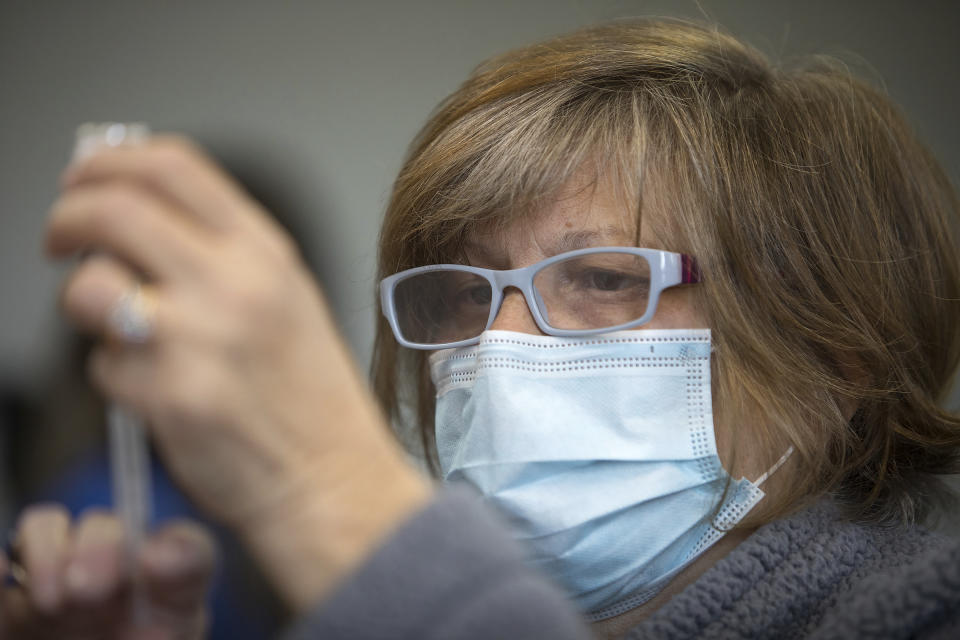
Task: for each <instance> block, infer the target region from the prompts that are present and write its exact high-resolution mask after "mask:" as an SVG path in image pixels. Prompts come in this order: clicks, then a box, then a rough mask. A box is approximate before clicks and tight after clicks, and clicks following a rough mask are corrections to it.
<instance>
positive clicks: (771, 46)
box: [0, 0, 960, 385]
mask: <svg viewBox="0 0 960 640" xmlns="http://www.w3.org/2000/svg"><path fill="white" fill-rule="evenodd" d="M636 15H670V16H686V17H693V18H703V17H707V18H709V19H715V20H716V21H718V22H719V23H720V24H722V25H723V26H725V27H726V28H727V29H729V30H731V31H732V32H733V33H735V34H736V35H739V36H742V37H744V38H745V39H747V40H748V41H750V42H752V43H753V44H755V45H757V46H759V47H761V48H762V49H764V50H765V51H767V52H769V53H770V54H772V55H773V56H775V57H777V58H788V57H790V56H794V55H797V54H802V53H809V52H828V53H840V54H842V55H843V56H844V57H846V58H847V59H850V60H853V61H854V62H855V63H856V62H857V61H858V60H860V59H862V60H865V61H866V63H867V64H868V65H869V67H868V72H869V70H870V69H872V70H873V71H872V73H873V74H874V75H875V76H876V77H877V78H878V79H879V81H881V82H883V83H884V84H885V85H886V87H887V89H888V90H889V92H890V94H891V95H892V96H893V98H894V99H895V100H896V101H898V102H899V103H900V104H901V105H903V107H904V108H905V110H906V111H907V113H908V114H909V116H910V119H911V121H912V122H913V124H914V125H915V126H916V127H917V128H918V129H919V131H920V133H921V135H922V136H923V137H924V138H925V139H926V140H927V141H928V142H929V144H930V145H931V146H932V147H933V149H934V151H935V152H936V154H937V155H938V156H939V158H940V159H941V160H942V162H943V163H944V164H945V165H946V167H947V169H948V171H949V172H950V174H951V175H952V176H954V177H955V178H956V177H957V176H960V125H958V117H957V114H958V113H960V90H958V83H957V72H956V64H957V61H958V59H960V39H958V38H957V37H956V27H957V26H958V25H960V3H955V2H945V1H944V2H936V1H929V0H928V1H927V2H909V3H908V2H891V1H887V0H879V1H878V0H871V1H862V2H842V1H826V0H814V1H811V2H792V1H787V0H752V1H744V2H730V1H728V2H723V1H718V0H701V1H700V2H694V1H692V0H675V1H673V2H665V1H624V0H596V1H593V2H588V1H586V0H579V1H578V0H535V1H527V2H524V1H513V2H511V1H507V0H485V1H467V2H442V1H438V0H419V1H412V2H390V1H385V0H381V1H379V2H362V1H358V2H352V3H347V2H343V3H339V2H331V1H319V0H318V1H313V2H308V1H300V2H269V3H268V2H257V1H254V0H229V1H228V0H218V1H202V0H198V1H194V2H133V1H129V0H128V1H110V0H90V1H86V2H70V1H61V2H52V1H49V0H2V4H0V274H2V275H0V379H5V380H7V381H8V382H16V383H17V384H24V385H29V384H31V383H32V381H34V380H36V379H38V377H39V376H41V375H42V374H43V373H44V371H45V370H46V369H47V368H49V367H50V366H54V364H55V363H56V362H57V360H58V354H59V351H60V349H61V346H60V342H61V340H62V336H63V333H64V328H63V326H62V323H61V321H60V320H59V318H58V316H57V314H56V295H57V291H58V287H59V282H60V280H61V278H62V276H63V274H64V272H65V268H64V266H62V265H60V266H57V265H52V264H48V263H47V262H45V261H44V260H43V259H42V257H41V255H40V250H39V247H40V239H41V236H42V230H43V225H44V218H45V216H46V211H47V208H48V206H49V205H50V203H51V202H52V201H53V199H54V197H55V195H56V179H57V176H58V174H59V172H60V171H61V169H62V168H63V166H64V164H65V161H66V159H67V156H68V154H69V152H70V147H71V144H72V140H73V132H74V129H75V127H76V125H77V124H78V123H80V122H84V121H91V120H92V121H104V120H135V121H145V122H148V123H150V124H151V125H153V126H154V128H155V129H158V130H173V131H180V132H184V133H186V134H189V135H192V136H195V137H197V138H198V139H199V140H200V141H201V142H202V143H204V144H206V145H208V146H209V147H210V148H211V149H212V150H213V151H214V152H215V153H216V154H217V155H218V156H220V157H224V158H226V159H227V160H228V161H229V163H230V164H231V167H232V168H234V169H235V170H237V171H239V172H240V173H241V175H243V173H244V171H245V170H247V171H248V172H252V173H254V174H259V175H261V176H266V181H267V183H268V184H266V185H265V188H266V191H269V192H270V193H271V194H273V195H274V196H275V200H278V201H279V202H280V203H281V205H282V206H278V207H277V208H278V209H283V211H282V212H281V213H282V214H283V215H284V216H285V217H288V218H291V219H292V220H293V222H294V223H295V226H297V227H298V228H299V229H300V233H299V235H300V236H301V239H302V240H303V241H304V242H305V244H306V245H307V246H308V249H309V250H310V251H311V252H312V253H314V254H315V256H316V261H315V262H316V266H317V268H318V270H319V272H320V274H321V278H322V281H323V284H324V287H325V289H326V291H327V294H328V296H329V297H330V299H331V301H332V304H333V306H334V308H335V310H336V313H337V316H338V318H339V320H340V323H341V328H342V330H343V332H344V334H345V336H346V338H347V340H348V341H349V343H350V344H351V346H352V347H353V350H354V352H355V354H356V356H357V358H358V359H359V360H360V361H361V362H362V363H363V364H364V365H366V362H367V361H368V358H369V354H370V342H371V335H372V327H373V322H374V308H373V304H372V301H373V290H374V282H373V275H374V255H375V239H376V234H377V228H378V224H379V221H380V218H381V215H382V212H383V208H384V205H385V201H386V198H387V196H388V193H389V189H390V185H391V182H392V180H393V178H394V176H395V174H396V172H397V170H398V168H399V165H400V162H401V159H402V156H403V153H404V151H405V149H406V145H407V143H408V142H409V140H410V139H411V138H412V137H413V135H414V134H415V132H416V131H417V129H418V128H419V126H420V125H421V124H422V123H423V121H424V120H425V118H426V116H427V114H428V112H429V111H430V110H431V109H432V108H433V106H434V105H435V104H436V103H437V102H438V101H439V100H440V99H441V98H442V97H443V96H445V95H446V94H447V93H449V92H450V91H452V90H453V89H454V88H455V87H456V86H457V85H458V84H459V82H461V81H462V79H463V78H464V77H465V75H466V74H467V73H468V72H469V70H470V69H471V68H472V67H473V66H474V65H475V64H476V63H478V62H479V61H480V60H482V59H483V58H485V57H487V56H489V55H491V54H494V53H497V52H500V51H502V50H504V49H506V48H508V47H513V46H518V45H521V44H524V43H527V42H529V41H532V40H534V39H538V38H542V37H546V36H549V35H553V34H556V33H560V32H563V31H566V30H570V29H573V28H576V27H578V26H581V25H584V24H588V23H592V22H596V21H600V20H607V19H611V18H616V17H621V16H636ZM260 181H261V182H263V181H264V180H263V179H262V178H261V179H260ZM268 199H269V198H268Z"/></svg>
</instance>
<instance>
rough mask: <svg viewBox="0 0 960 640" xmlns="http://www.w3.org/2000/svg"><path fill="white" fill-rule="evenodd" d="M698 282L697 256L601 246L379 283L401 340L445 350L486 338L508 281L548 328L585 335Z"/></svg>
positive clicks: (628, 323)
mask: <svg viewBox="0 0 960 640" xmlns="http://www.w3.org/2000/svg"><path fill="white" fill-rule="evenodd" d="M700 281H701V276H700V270H699V267H698V266H697V262H696V259H695V258H693V257H692V256H688V255H685V254H681V253H672V252H670V251H659V250H656V249H638V248H635V247H598V248H592V249H579V250H577V251H569V252H567V253H561V254H559V255H555V256H552V257H550V258H547V259H546V260H541V261H540V262H537V263H534V264H531V265H529V266H527V267H523V268H520V269H509V270H503V271H501V270H497V269H481V268H479V267H470V266H466V265H459V264H434V265H428V266H425V267H416V268H414V269H407V270H406V271H401V272H400V273H395V274H393V275H392V276H388V277H386V278H384V279H383V280H382V281H381V282H380V302H381V306H382V308H383V314H384V315H385V316H386V317H387V320H388V321H389V323H390V327H391V328H392V329H393V334H394V335H395V336H396V338H397V341H398V342H399V343H400V344H401V345H403V346H405V347H410V348H413V349H446V348H449V347H462V346H466V345H470V344H476V343H477V342H479V341H480V334H481V333H483V332H484V331H486V330H487V329H488V328H489V327H490V325H492V324H493V321H494V318H496V316H497V312H498V311H499V310H500V304H501V303H502V302H503V292H504V289H505V288H506V287H516V288H517V289H519V290H520V292H521V293H522V294H523V297H524V299H526V302H527V306H528V307H529V308H530V312H531V314H532V315H533V319H534V321H535V322H536V323H537V326H538V327H539V328H540V330H541V331H543V333H545V334H547V335H552V336H586V335H592V334H595V333H603V332H606V331H615V330H618V329H628V328H630V327H636V326H638V325H641V324H644V323H646V322H649V321H650V319H651V318H653V314H654V312H655V311H656V309H657V301H658V300H659V298H660V292H661V291H663V290H664V289H667V288H669V287H673V286H676V285H679V284H692V283H697V282H700Z"/></svg>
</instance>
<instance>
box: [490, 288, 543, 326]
mask: <svg viewBox="0 0 960 640" xmlns="http://www.w3.org/2000/svg"><path fill="white" fill-rule="evenodd" d="M490 329H495V330H499V331H516V332H518V333H530V334H533V335H541V336H542V335H544V333H543V332H542V331H540V327H538V326H537V323H536V321H535V320H534V319H533V315H532V314H531V313H530V307H528V306H527V301H526V299H525V298H524V297H523V294H522V293H520V290H519V289H514V288H513V287H509V288H507V290H506V291H504V296H503V302H502V303H500V310H499V311H497V317H495V318H494V319H493V324H492V325H490Z"/></svg>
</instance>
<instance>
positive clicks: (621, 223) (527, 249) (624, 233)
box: [466, 180, 707, 334]
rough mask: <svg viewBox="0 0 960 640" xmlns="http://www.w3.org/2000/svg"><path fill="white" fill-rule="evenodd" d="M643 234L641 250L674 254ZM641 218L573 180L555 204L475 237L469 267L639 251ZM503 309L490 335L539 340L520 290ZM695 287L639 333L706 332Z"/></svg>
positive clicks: (668, 295) (669, 300) (670, 299)
mask: <svg viewBox="0 0 960 640" xmlns="http://www.w3.org/2000/svg"><path fill="white" fill-rule="evenodd" d="M649 215H655V213H654V214H645V216H646V217H645V224H644V227H645V228H644V229H641V234H640V246H643V247H648V248H652V249H665V250H668V251H671V250H674V249H673V248H672V247H670V246H663V243H661V242H658V241H657V240H656V239H654V238H653V237H651V235H650V234H648V233H644V232H645V231H646V226H647V225H646V219H647V218H648V217H649ZM636 238H637V215H636V211H635V209H634V207H633V206H631V205H630V204H627V203H626V202H624V201H623V199H622V198H620V197H618V195H617V190H616V189H614V188H612V186H611V185H609V184H605V183H602V182H601V183H597V184H594V183H592V182H586V181H585V180H579V181H578V180H573V181H571V183H570V184H568V185H567V186H566V187H565V188H564V189H562V190H561V193H560V194H559V196H558V197H557V198H556V199H555V200H554V201H553V202H551V203H550V204H548V205H546V206H544V207H542V208H541V209H539V210H538V211H535V212H534V213H533V214H532V215H530V216H528V217H526V218H524V219H521V220H518V221H516V222H514V223H512V224H511V225H509V226H508V227H507V228H506V229H503V230H501V231H499V232H497V233H490V234H483V235H479V234H478V235H475V236H473V237H472V238H470V239H469V240H468V243H467V249H466V255H467V259H468V260H469V262H470V264H471V265H473V266H477V267H486V268H490V269H516V268H519V267H525V266H527V265H530V264H533V263H535V262H538V261H540V260H543V259H545V258H549V257H550V256H554V255H556V254H558V253H563V252H564V251H571V250H574V249H585V248H589V247H604V246H634V245H635V244H636ZM504 294H505V295H504V300H503V304H502V306H501V307H500V311H499V313H498V314H497V317H496V320H495V321H494V323H493V326H492V327H491V329H501V330H507V331H518V332H522V333H532V334H540V333H541V331H540V330H539V328H538V327H537V325H536V323H535V322H534V320H533V316H532V315H531V314H530V309H529V308H528V307H527V304H526V302H525V300H524V298H523V295H522V294H521V293H520V291H519V290H517V289H508V290H507V291H505V292H504ZM694 295H696V290H695V287H673V288H670V289H667V290H665V291H664V292H663V293H662V294H661V296H660V301H659V303H658V304H657V310H656V313H655V314H654V317H653V320H652V321H651V322H649V323H647V324H645V325H643V326H642V327H638V328H640V329H703V328H707V325H706V324H705V322H704V320H703V319H702V318H701V317H699V316H698V314H697V313H696V312H695V311H694V305H693V296H694Z"/></svg>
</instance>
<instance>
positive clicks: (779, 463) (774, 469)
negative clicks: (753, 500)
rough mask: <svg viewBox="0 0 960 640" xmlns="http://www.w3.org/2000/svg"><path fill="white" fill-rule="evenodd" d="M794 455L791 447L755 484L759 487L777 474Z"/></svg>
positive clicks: (791, 446)
mask: <svg viewBox="0 0 960 640" xmlns="http://www.w3.org/2000/svg"><path fill="white" fill-rule="evenodd" d="M792 454H793V445H790V448H789V449H787V452H786V453H784V454H783V455H782V456H780V459H779V460H777V461H776V462H775V463H774V464H773V466H772V467H770V468H769V469H767V472H766V473H764V474H763V475H762V476H760V477H759V478H757V479H756V480H755V481H754V483H753V484H754V485H755V486H757V487H759V486H760V485H762V484H763V483H764V481H765V480H766V479H767V478H769V477H770V476H772V475H773V474H774V473H776V472H777V469H779V468H780V467H782V466H783V463H784V462H786V461H787V458H789V457H790V456H791V455H792Z"/></svg>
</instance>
